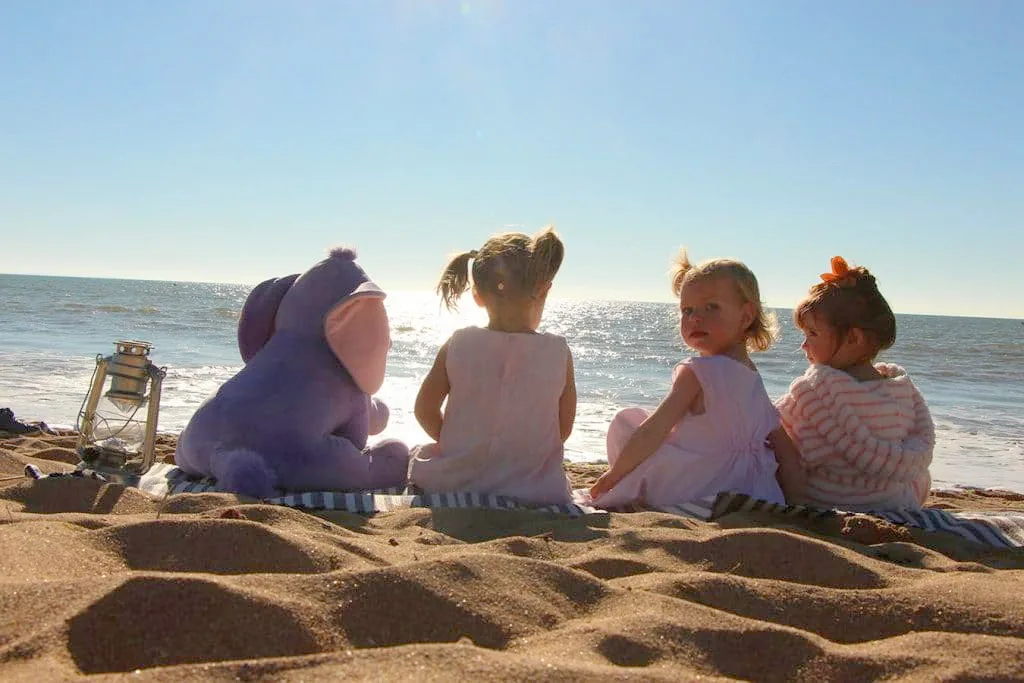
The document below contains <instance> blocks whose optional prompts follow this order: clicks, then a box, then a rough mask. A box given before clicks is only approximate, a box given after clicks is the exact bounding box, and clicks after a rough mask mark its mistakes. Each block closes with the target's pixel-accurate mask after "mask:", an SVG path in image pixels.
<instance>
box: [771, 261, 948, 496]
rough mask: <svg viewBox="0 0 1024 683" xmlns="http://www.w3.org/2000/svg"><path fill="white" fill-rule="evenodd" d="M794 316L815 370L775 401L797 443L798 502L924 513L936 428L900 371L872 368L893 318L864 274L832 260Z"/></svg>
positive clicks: (892, 329) (792, 469)
mask: <svg viewBox="0 0 1024 683" xmlns="http://www.w3.org/2000/svg"><path fill="white" fill-rule="evenodd" d="M821 279H822V282H819V283H818V284H816V285H814V286H813V287H811V290H810V293H809V294H808V296H807V297H806V298H805V299H804V300H803V301H801V302H800V304H799V305H798V306H797V307H796V310H794V311H793V318H794V320H795V321H796V324H797V326H798V327H799V328H800V329H801V330H802V331H803V333H804V342H803V344H802V345H801V348H802V349H803V350H804V353H806V354H807V360H808V361H810V363H811V365H810V367H809V368H808V369H807V372H805V373H804V374H803V376H801V377H798V378H797V379H796V380H794V381H793V383H792V384H791V385H790V387H789V392H788V393H786V395H785V396H783V397H782V398H780V399H779V401H778V404H777V405H778V408H779V411H780V412H781V413H782V422H783V425H784V426H785V428H786V431H787V432H789V435H790V436H791V437H792V439H793V441H794V442H795V444H796V446H797V448H798V450H799V455H798V459H797V460H796V462H795V463H788V462H785V461H783V462H781V463H780V464H781V466H782V468H783V471H784V472H786V473H787V476H788V478H789V479H791V480H792V481H793V482H795V487H794V489H793V490H792V491H791V490H787V491H786V493H787V497H788V498H792V499H793V500H794V501H798V502H803V503H808V504H811V505H816V506H820V507H841V508H843V509H844V510H887V509H901V508H920V507H921V505H922V504H923V503H924V500H925V498H926V497H927V496H928V490H929V488H931V477H930V475H929V474H928V466H929V464H930V463H931V460H932V450H933V449H934V448H935V425H934V424H933V422H932V417H931V413H930V412H929V411H928V406H927V405H926V404H925V402H924V399H923V398H922V397H921V394H920V393H919V392H918V390H917V388H916V387H915V386H914V383H913V382H911V381H910V377H908V376H907V373H906V371H905V370H904V369H903V368H901V367H899V366H898V365H893V364H889V363H875V362H874V359H875V356H877V355H878V353H879V352H880V351H881V350H883V349H887V348H889V347H890V346H892V344H893V342H894V341H896V317H895V316H894V315H893V313H892V309H890V308H889V304H888V303H887V302H886V300H885V298H884V297H882V294H881V293H880V292H879V291H878V285H877V283H876V282H875V278H874V276H873V275H871V273H869V272H868V270H867V269H866V268H862V267H858V268H850V267H849V266H848V265H847V263H846V261H844V260H843V259H842V258H841V257H839V256H836V257H834V258H833V259H832V272H830V273H825V274H823V275H822V276H821Z"/></svg>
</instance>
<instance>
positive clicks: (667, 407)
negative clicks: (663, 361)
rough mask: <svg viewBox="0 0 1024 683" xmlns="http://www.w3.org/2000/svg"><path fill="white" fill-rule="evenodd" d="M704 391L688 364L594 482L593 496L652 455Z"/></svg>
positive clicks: (602, 491) (591, 493) (599, 493)
mask: <svg viewBox="0 0 1024 683" xmlns="http://www.w3.org/2000/svg"><path fill="white" fill-rule="evenodd" d="M701 391H702V390H701V386H700V381H699V380H698V379H697V375H695V374H694V372H693V370H691V369H690V368H688V367H684V368H682V370H681V371H680V372H679V375H678V376H677V377H676V379H675V381H674V382H673V383H672V389H671V390H670V391H669V392H668V395H667V396H666V397H665V398H664V400H662V402H661V405H659V406H658V407H657V409H655V411H654V412H653V413H651V415H650V416H649V417H648V418H647V419H646V420H644V421H643V422H642V423H641V424H640V426H639V427H637V430H636V431H635V432H633V436H631V437H629V441H627V442H626V445H625V446H624V447H623V449H622V453H621V454H620V455H619V458H618V460H616V461H615V465H613V466H612V467H611V468H610V469H609V470H608V471H607V472H605V473H604V474H602V475H601V478H600V479H598V480H597V481H596V482H595V483H594V485H593V486H592V487H591V488H590V495H591V496H592V497H594V498H597V497H598V496H599V495H601V494H602V493H605V492H606V491H608V490H609V489H611V488H612V487H613V486H615V485H616V484H617V483H619V482H620V481H621V480H622V478H623V477H625V476H626V475H627V474H629V473H630V472H632V471H633V470H634V469H636V467H637V466H638V465H640V464H641V463H642V462H643V461H645V460H647V458H649V457H651V456H652V455H653V454H654V452H655V451H656V450H658V447H659V446H661V444H663V443H664V442H665V439H667V438H668V435H669V434H670V433H672V430H673V429H675V426H676V425H677V424H679V421H680V420H682V419H683V418H684V417H685V416H686V414H687V413H688V412H689V411H690V406H692V405H693V402H694V401H695V400H696V399H697V397H698V396H699V395H700V393H701Z"/></svg>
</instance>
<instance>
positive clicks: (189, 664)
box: [0, 432, 1024, 681]
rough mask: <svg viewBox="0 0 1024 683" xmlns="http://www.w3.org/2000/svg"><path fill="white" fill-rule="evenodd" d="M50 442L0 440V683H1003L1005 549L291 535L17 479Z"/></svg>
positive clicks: (202, 499) (286, 515) (803, 537)
mask: <svg viewBox="0 0 1024 683" xmlns="http://www.w3.org/2000/svg"><path fill="white" fill-rule="evenodd" d="M74 439H75V437H74V435H73V434H72V433H69V432H59V433H57V434H35V435H24V436H8V437H4V438H0V478H2V479H3V480H2V481H0V506H2V509H0V577H2V578H0V615H2V617H0V677H2V678H3V680H5V681H21V680H24V681H37V680H61V679H67V678H74V677H78V676H83V675H95V674H104V676H101V678H107V677H117V678H120V677H131V678H132V679H133V680H140V679H154V680H182V679H203V680H236V679H241V680H254V679H260V678H275V679H288V680H299V679H301V680H336V679H339V678H342V677H344V678H346V679H359V680H363V679H374V680H380V679H390V680H435V679H450V678H452V677H453V676H476V677H480V678H483V679H486V680H497V679H500V680H578V679H583V678H586V679H588V680H604V679H607V680H634V679H635V680H641V679H642V680H681V679H696V678H709V679H717V678H722V679H737V678H738V679H753V680H766V681H773V680H829V679H831V680H839V679H842V680H866V679H880V678H901V679H907V680H929V681H933V680H952V679H957V680H965V679H971V680H977V679H986V680H1011V679H1020V678H1021V677H1024V657H1022V656H1021V652H1022V651H1024V642H1022V641H1021V636H1022V635H1024V592H1022V591H1021V585H1024V584H1022V583H1021V581H1022V578H1024V572H1022V569H1024V553H1020V552H1014V551H1004V550H994V549H991V548H988V547H984V546H980V545H976V544H972V543H970V542H968V541H966V540H964V539H961V538H959V537H956V536H952V535H948V534H944V533H930V532H924V531H918V530H911V529H907V528H903V527H898V526H894V525H891V524H888V523H885V522H881V521H878V520H874V519H871V518H867V517H862V516H858V517H855V518H848V519H846V520H840V519H831V520H824V521H817V522H806V523H802V525H798V526H794V523H793V522H790V521H783V520H780V519H775V518H773V517H772V516H771V515H768V514H761V515H757V514H745V515H743V514H734V515H730V516H728V517H726V518H724V519H722V520H720V521H719V522H716V523H705V522H698V521H693V520H689V519H683V518H680V517H675V516H671V515H667V514H661V513H653V512H643V513H629V514H626V513H614V514H603V515H588V516H585V517H582V518H569V517H565V516H560V515H553V514H545V513H536V512H520V511H497V510H447V509H445V510H427V509H417V510H405V511H398V512H390V513H383V514H378V515H374V516H361V515H356V514H349V513H342V512H322V513H316V514H313V513H309V512H303V511H299V510H294V509H288V508H283V507H277V506H272V505H261V504H252V502H251V501H250V502H247V501H246V500H240V499H238V498H237V497H236V496H233V495H228V494H209V493H206V494H181V495H178V496H173V497H170V498H167V499H165V500H157V499H155V498H153V497H151V496H149V495H147V494H144V493H142V492H140V491H138V490H135V489H126V488H124V487H122V486H119V485H114V484H107V483H104V482H100V481H95V480H88V479H81V478H49V479H43V480H40V481H32V480H29V479H26V478H22V477H20V476H19V475H21V474H22V473H23V471H24V468H25V465H26V464H34V465H36V466H37V467H39V468H40V469H41V470H43V471H44V472H61V471H70V470H71V469H73V466H74V463H75V462H76V461H77V458H76V457H75V454H74ZM159 450H160V454H161V457H169V456H171V455H172V454H173V450H174V437H173V436H162V437H161V438H160V445H159ZM570 471H571V474H572V477H573V480H574V483H575V484H576V485H577V486H584V485H586V484H587V483H588V482H589V481H592V480H593V479H594V478H595V477H596V476H597V475H598V474H599V473H600V471H601V467H600V466H595V465H571V466H570ZM929 505H935V506H942V507H946V508H948V509H953V510H956V509H965V510H966V509H970V510H979V509H989V510H992V509H1018V510H1019V509H1024V496H1022V495H1019V494H1011V493H994V492H980V491H970V492H967V491H964V492H944V493H936V494H934V495H933V497H932V499H931V500H929Z"/></svg>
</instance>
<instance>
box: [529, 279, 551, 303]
mask: <svg viewBox="0 0 1024 683" xmlns="http://www.w3.org/2000/svg"><path fill="white" fill-rule="evenodd" d="M550 291H551V283H550V282H542V283H541V284H539V285H537V291H536V293H535V294H534V295H533V296H534V297H536V298H538V299H542V298H544V297H545V296H547V295H548V292H550Z"/></svg>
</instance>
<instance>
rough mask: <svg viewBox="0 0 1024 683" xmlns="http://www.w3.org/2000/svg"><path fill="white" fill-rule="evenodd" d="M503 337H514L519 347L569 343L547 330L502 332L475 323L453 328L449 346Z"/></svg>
mask: <svg viewBox="0 0 1024 683" xmlns="http://www.w3.org/2000/svg"><path fill="white" fill-rule="evenodd" d="M503 339H514V340H515V341H516V342H517V345H518V346H520V348H521V347H523V346H530V347H542V348H551V347H557V348H564V349H568V348H569V345H568V343H567V342H566V341H565V337H563V336H561V335H557V334H551V333H548V332H534V333H529V332H502V331H500V330H491V329H488V328H486V327H478V326H476V325H469V326H467V327H462V328H460V329H457V330H455V331H454V332H453V333H452V336H451V337H449V341H448V344H449V346H452V345H455V344H458V343H460V342H468V343H470V344H472V343H484V344H486V343H488V342H489V343H491V344H495V343H498V344H503V343H505V342H501V341H498V340H503Z"/></svg>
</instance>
